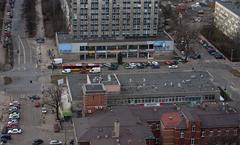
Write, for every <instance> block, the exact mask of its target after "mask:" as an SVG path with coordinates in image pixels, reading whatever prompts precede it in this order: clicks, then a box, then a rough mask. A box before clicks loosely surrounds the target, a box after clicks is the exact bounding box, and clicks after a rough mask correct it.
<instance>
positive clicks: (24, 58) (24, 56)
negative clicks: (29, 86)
mask: <svg viewBox="0 0 240 145" xmlns="http://www.w3.org/2000/svg"><path fill="white" fill-rule="evenodd" d="M18 39H19V41H20V43H21V45H22V49H23V63H24V64H26V52H25V47H24V45H23V42H22V40H21V38H20V36H19V35H18Z"/></svg>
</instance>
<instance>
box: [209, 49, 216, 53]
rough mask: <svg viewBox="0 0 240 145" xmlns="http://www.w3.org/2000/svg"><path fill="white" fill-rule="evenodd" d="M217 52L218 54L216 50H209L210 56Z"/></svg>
mask: <svg viewBox="0 0 240 145" xmlns="http://www.w3.org/2000/svg"><path fill="white" fill-rule="evenodd" d="M215 52H216V50H214V49H208V53H209V54H212V53H215Z"/></svg>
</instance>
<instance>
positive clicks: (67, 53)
mask: <svg viewBox="0 0 240 145" xmlns="http://www.w3.org/2000/svg"><path fill="white" fill-rule="evenodd" d="M56 44H57V47H58V50H59V53H60V54H61V57H63V58H65V59H69V58H72V59H77V60H98V59H108V58H110V59H114V58H117V56H118V54H119V53H120V52H121V54H122V57H123V58H145V59H153V58H159V57H160V56H161V55H162V54H166V53H167V54H168V53H172V52H173V50H174V41H173V40H172V39H171V37H170V36H169V35H168V34H167V33H162V34H161V36H158V37H149V38H131V39H130V38H129V39H115V38H108V39H107V38H106V39H105V38H92V39H90V38H89V39H77V38H74V37H73V36H72V35H69V34H63V33H58V34H56Z"/></svg>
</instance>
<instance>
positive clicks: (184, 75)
mask: <svg viewBox="0 0 240 145" xmlns="http://www.w3.org/2000/svg"><path fill="white" fill-rule="evenodd" d="M87 76H89V80H90V82H91V83H102V84H104V85H117V84H118V82H119V83H120V85H121V91H120V92H119V93H118V92H117V93H116V92H115V93H108V94H107V95H108V96H109V97H118V96H119V97H128V96H134V97H135V98H137V97H138V96H143V95H145V96H148V97H154V96H158V97H159V95H162V96H176V95H179V96H181V95H183V96H184V95H198V94H199V95H203V94H209V93H213V94H214V93H215V94H217V93H219V89H218V88H217V87H216V86H215V85H214V84H213V82H212V81H211V76H210V75H209V74H208V73H207V72H204V71H189V72H169V73H141V74H140V73H136V74H133V73H129V74H116V75H114V74H111V75H107V74H101V75H100V74H98V75H97V74H96V75H95V74H94V75H86V74H78V75H73V76H68V81H69V87H70V91H71V94H72V96H73V98H79V97H81V96H80V95H81V94H82V89H81V88H82V86H83V85H84V84H85V83H87ZM115 76H116V77H115Z"/></svg>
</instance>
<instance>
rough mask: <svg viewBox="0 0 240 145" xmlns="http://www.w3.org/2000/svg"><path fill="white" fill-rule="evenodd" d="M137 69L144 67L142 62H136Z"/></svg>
mask: <svg viewBox="0 0 240 145" xmlns="http://www.w3.org/2000/svg"><path fill="white" fill-rule="evenodd" d="M136 66H137V69H144V67H145V66H144V64H142V63H137V65H136Z"/></svg>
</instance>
